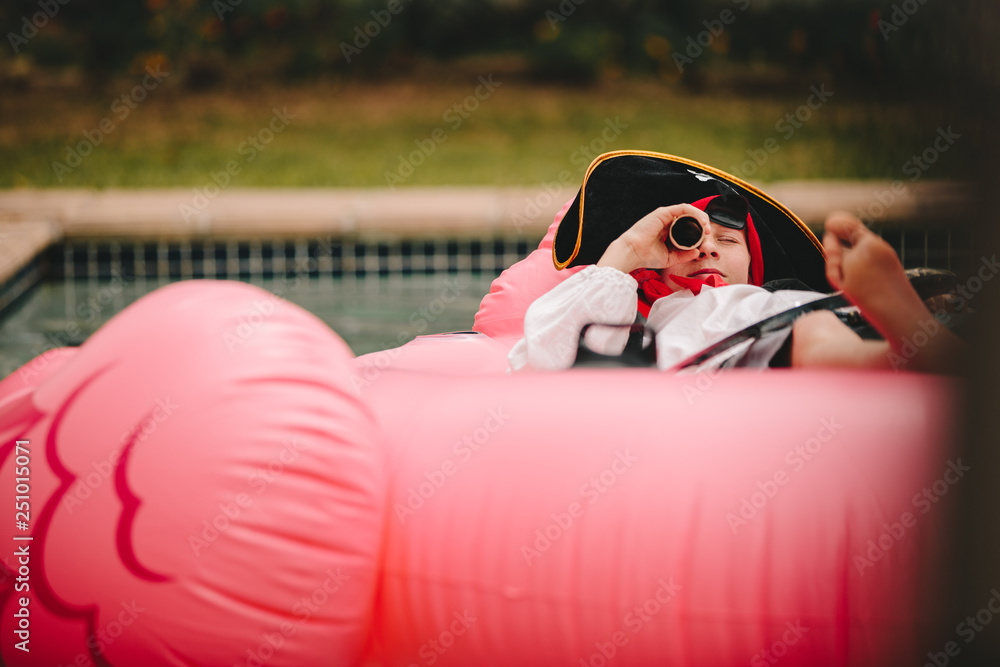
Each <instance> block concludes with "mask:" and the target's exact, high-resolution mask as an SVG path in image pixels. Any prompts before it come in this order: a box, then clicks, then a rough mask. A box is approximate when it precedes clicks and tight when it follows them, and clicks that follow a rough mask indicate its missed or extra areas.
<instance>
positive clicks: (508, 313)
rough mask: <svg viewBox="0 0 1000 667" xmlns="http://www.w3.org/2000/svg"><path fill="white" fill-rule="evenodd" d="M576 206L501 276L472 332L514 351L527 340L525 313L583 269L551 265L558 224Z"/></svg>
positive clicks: (491, 288) (568, 204)
mask: <svg viewBox="0 0 1000 667" xmlns="http://www.w3.org/2000/svg"><path fill="white" fill-rule="evenodd" d="M572 204H573V200H572V199H571V200H569V201H568V202H566V204H565V205H564V206H563V207H562V209H561V210H560V211H559V212H558V213H556V217H555V220H554V221H553V222H552V224H551V225H550V226H549V229H548V232H546V234H545V237H544V238H543V239H542V240H541V242H539V244H538V248H537V249H536V250H534V251H532V252H531V254H529V255H528V256H527V257H525V258H524V259H523V260H521V261H520V262H517V263H516V264H514V265H513V266H511V267H509V268H508V269H507V270H505V271H504V272H503V273H501V274H500V275H499V276H498V277H497V279H496V280H494V281H493V284H492V285H490V291H489V294H487V295H486V296H485V297H483V300H482V302H481V303H480V304H479V312H477V313H476V319H475V324H474V325H473V327H472V328H473V329H474V330H476V331H480V332H482V333H484V334H486V335H488V336H490V337H491V338H493V339H496V340H500V341H503V342H504V344H505V345H506V346H507V348H508V349H509V348H511V347H513V345H514V343H516V342H517V340H518V339H519V338H522V337H523V336H524V313H525V312H526V311H527V310H528V306H530V305H531V304H532V303H533V302H534V301H535V299H537V298H538V297H540V296H542V295H543V294H545V293H546V292H548V291H549V290H550V289H552V288H553V287H555V286H556V285H558V284H559V283H561V282H562V281H563V280H566V279H567V278H569V277H570V276H572V275H573V274H574V273H576V272H577V271H580V270H582V269H583V268H584V267H576V268H573V269H566V270H563V271H560V270H558V269H556V267H555V265H554V264H553V262H552V240H553V239H554V238H555V234H556V228H558V227H559V221H560V220H562V217H563V215H564V214H565V213H566V211H567V210H568V209H569V207H570V206H571V205H572Z"/></svg>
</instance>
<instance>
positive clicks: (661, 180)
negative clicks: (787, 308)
mask: <svg viewBox="0 0 1000 667" xmlns="http://www.w3.org/2000/svg"><path fill="white" fill-rule="evenodd" d="M713 195H726V196H727V197H731V196H733V195H739V196H741V197H743V198H744V199H746V201H747V203H748V204H749V213H750V216H751V219H752V220H753V226H754V228H755V229H756V231H757V235H758V237H759V238H760V247H761V254H762V255H763V259H764V282H770V281H772V280H779V279H786V278H793V279H798V280H800V281H802V282H803V283H805V284H806V285H808V286H809V287H811V288H812V289H815V290H819V291H821V292H829V291H831V288H830V285H829V283H828V282H827V280H826V269H825V265H826V259H825V257H826V255H825V253H824V252H823V246H822V244H821V243H820V242H819V240H818V239H817V238H816V236H815V235H814V234H813V233H812V232H811V231H810V230H809V228H808V227H806V225H805V223H803V222H802V221H801V220H799V218H798V217H797V216H796V215H795V214H794V213H792V212H791V211H789V210H788V209H787V208H785V207H784V206H783V205H781V204H780V203H778V202H777V201H775V200H774V199H771V197H769V196H768V195H766V194H765V193H763V192H761V191H760V190H758V189H757V188H755V187H754V186H752V185H750V184H749V183H747V182H745V181H743V180H741V179H739V178H736V177H735V176H731V175H730V174H727V173H726V172H724V171H720V170H719V169H715V168H714V167H709V166H707V165H704V164H701V163H699V162H695V161H693V160H687V159H685V158H680V157H676V156H673V155H666V154H663V153H653V152H649V151H616V152H613V153H605V154H604V155H601V156H599V157H597V158H596V159H595V160H594V161H593V162H592V163H591V165H590V167H589V168H588V169H587V173H586V175H584V178H583V187H581V188H580V192H579V193H578V194H577V196H576V200H575V201H574V202H573V204H572V205H571V206H570V208H569V210H568V211H566V215H565V216H563V219H562V221H561V222H560V223H559V228H558V229H557V230H556V236H555V242H554V243H553V244H552V259H553V261H554V262H555V265H556V268H558V269H564V268H567V267H571V266H579V265H584V264H596V263H597V261H598V260H599V259H600V258H601V255H603V254H604V251H605V250H606V249H607V247H608V246H609V245H611V242H612V241H614V240H615V239H617V238H618V237H619V236H621V234H622V233H623V232H625V231H626V230H627V229H629V228H630V227H631V226H632V225H633V224H635V222H636V221H637V220H639V219H640V218H642V217H643V216H645V215H646V214H648V213H649V212H650V211H652V210H654V209H656V208H658V207H660V206H670V205H672V204H681V203H691V202H694V201H698V200H700V199H704V198H705V197H710V196H713Z"/></svg>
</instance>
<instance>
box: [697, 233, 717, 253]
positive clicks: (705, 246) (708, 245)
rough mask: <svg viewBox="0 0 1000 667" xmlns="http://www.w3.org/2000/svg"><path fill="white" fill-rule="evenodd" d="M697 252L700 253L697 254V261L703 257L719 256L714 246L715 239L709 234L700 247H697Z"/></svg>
mask: <svg viewBox="0 0 1000 667" xmlns="http://www.w3.org/2000/svg"><path fill="white" fill-rule="evenodd" d="M698 250H700V251H701V252H700V253H699V254H698V259H702V258H703V257H708V256H711V257H718V256H719V248H718V246H716V245H715V239H714V238H713V237H712V235H711V234H709V235H708V236H706V237H705V240H704V241H702V242H701V245H700V246H698Z"/></svg>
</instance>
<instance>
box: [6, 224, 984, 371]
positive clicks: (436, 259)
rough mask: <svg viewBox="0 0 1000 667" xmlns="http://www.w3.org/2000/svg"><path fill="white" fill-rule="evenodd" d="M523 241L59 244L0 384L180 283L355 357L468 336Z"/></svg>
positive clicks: (900, 237) (27, 304)
mask: <svg viewBox="0 0 1000 667" xmlns="http://www.w3.org/2000/svg"><path fill="white" fill-rule="evenodd" d="M880 231H881V233H882V235H883V236H884V237H885V238H886V240H887V241H889V242H890V244H891V245H892V246H893V247H894V248H895V249H896V251H897V252H898V253H899V254H900V256H901V259H902V260H903V263H904V265H905V266H907V267H915V266H931V267H937V268H949V269H956V270H959V272H961V269H960V267H959V266H958V265H960V264H961V263H962V262H963V261H967V260H968V259H969V258H970V257H972V256H973V255H974V253H973V252H972V249H973V248H975V247H976V245H975V243H974V240H973V239H972V238H971V237H970V236H969V235H967V234H958V233H955V232H950V231H940V230H934V231H928V230H920V229H916V230H913V229H911V230H904V229H895V230H880ZM536 243H537V241H534V240H531V241H529V240H527V239H524V238H513V237H512V238H494V239H479V240H475V239H464V240H455V239H451V240H449V239H439V240H420V241H406V240H403V241H399V240H397V241H391V242H390V241H386V242H369V243H361V242H349V241H337V242H329V241H327V242H324V241H318V240H315V239H313V240H286V239H274V240H253V241H235V240H212V239H208V240H202V241H188V242H166V241H124V240H121V241H103V242H96V241H91V242H73V243H62V244H59V245H57V246H54V247H52V248H50V249H49V250H48V251H47V252H46V253H45V254H44V256H43V257H42V258H41V259H40V262H39V263H40V266H39V267H38V269H37V271H38V272H39V273H40V274H41V275H43V276H45V278H44V279H43V280H42V281H41V282H39V283H37V284H36V285H35V286H34V287H33V288H32V289H31V290H30V291H29V292H28V293H27V294H25V295H24V296H22V297H21V298H19V299H18V300H17V301H16V302H15V303H14V304H13V305H11V306H10V307H8V308H7V309H5V310H3V312H2V313H0V378H3V377H6V376H7V375H9V374H10V373H11V372H13V371H15V370H16V369H17V368H18V367H19V366H21V365H22V364H24V363H26V362H28V361H30V360H31V359H32V358H34V357H35V356H37V355H39V354H42V353H43V352H45V351H46V350H49V349H52V348H55V347H62V346H65V345H79V344H80V343H82V342H83V341H84V340H86V338H87V337H88V336H89V335H90V334H92V333H93V332H94V331H96V330H97V328H98V327H100V326H101V325H102V324H104V323H105V322H107V320H108V319H110V318H111V317H112V316H113V315H115V314H116V313H118V312H120V311H121V310H122V309H123V308H125V307H126V306H128V305H129V304H130V303H132V302H134V301H135V300H136V299H138V298H140V297H142V296H143V295H145V294H148V293H149V292H151V291H152V290H154V289H156V288H158V287H160V286H162V285H166V284H168V283H170V282H174V281H177V280H188V279H205V278H207V279H225V280H242V281H244V282H249V283H251V284H255V285H258V286H260V287H262V288H264V289H267V290H269V291H271V292H274V293H275V294H278V295H279V296H281V297H283V298H286V299H288V300H290V301H292V302H294V303H296V304H298V305H300V306H302V307H303V308H305V309H306V310H308V311H310V312H311V313H313V314H315V315H316V316H317V317H319V318H320V319H322V320H323V321H324V322H326V323H327V324H328V325H329V326H330V327H331V328H332V329H333V330H334V331H336V332H337V333H338V334H339V335H340V336H341V337H342V338H343V339H344V340H345V341H346V342H347V344H348V345H350V347H351V349H352V350H353V351H354V353H355V354H357V355H361V354H367V353H369V352H375V351H378V350H382V349H387V348H391V347H397V346H399V345H401V344H403V343H405V342H407V341H409V340H412V339H413V338H414V337H415V336H418V335H421V334H428V333H437V332H444V331H461V330H468V329H469V328H471V326H472V323H473V317H474V315H475V313H476V311H477V310H478V307H479V302H480V301H481V299H482V297H483V295H485V294H486V293H487V292H488V291H489V287H490V283H491V282H492V280H493V279H494V278H495V277H496V276H497V275H499V274H500V272H501V271H502V270H503V269H504V268H506V267H507V266H510V265H511V264H513V263H515V262H517V261H518V260H520V259H521V258H523V257H524V256H526V255H527V254H528V252H529V251H530V250H531V249H533V248H534V247H535V244H536Z"/></svg>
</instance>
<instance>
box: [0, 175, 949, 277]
mask: <svg viewBox="0 0 1000 667" xmlns="http://www.w3.org/2000/svg"><path fill="white" fill-rule="evenodd" d="M764 189H765V191H766V192H767V193H768V194H770V195H771V196H772V197H774V198H775V199H777V200H778V201H780V202H782V203H783V204H785V205H786V206H787V207H788V208H790V209H791V210H792V211H794V212H795V213H796V214H797V215H798V216H799V217H800V218H802V220H803V221H804V222H806V224H808V225H810V226H811V227H813V228H814V229H815V228H816V227H817V226H818V225H821V224H822V221H823V219H824V217H825V216H826V214H827V213H828V212H829V211H831V210H834V209H846V210H848V211H852V212H855V213H860V214H862V215H863V216H864V217H866V218H868V219H872V220H875V221H877V222H881V223H885V224H902V223H903V221H913V220H920V221H921V222H922V223H923V224H926V223H928V222H933V221H939V222H940V223H941V224H947V223H948V222H953V221H954V210H955V208H956V207H957V206H960V204H961V202H962V201H964V191H963V188H961V187H960V186H958V185H956V184H954V183H941V182H918V183H911V184H907V185H906V186H904V185H903V184H902V183H901V182H899V181H896V182H895V183H893V182H888V181H884V182H878V181H864V182H854V181H800V182H781V183H774V184H771V185H769V186H766V187H765V188H764ZM213 195H214V196H213ZM575 195H576V189H575V188H569V187H565V188H563V189H562V190H560V191H556V192H547V191H546V190H543V189H539V188H488V187H442V188H406V189H399V190H396V191H395V192H390V191H387V190H382V189H355V190H319V189H304V190H277V189H276V190H237V189H229V190H223V191H222V192H212V191H209V192H204V191H201V192H196V191H195V190H194V189H191V188H187V189H167V190H100V191H94V190H7V191H2V192H0V284H2V283H3V282H4V281H5V280H7V279H8V278H10V276H12V275H14V274H15V273H16V272H17V271H18V270H19V269H20V268H21V267H23V266H24V265H25V264H27V263H28V262H30V261H31V259H32V258H34V257H35V256H37V255H38V253H40V252H41V251H42V250H44V249H45V248H46V247H48V246H49V245H50V244H52V243H54V242H56V241H58V240H60V239H66V240H72V239H106V240H111V239H116V238H129V239H160V240H181V239H190V238H227V239H232V238H240V239H245V238H268V239H277V238H296V237H304V236H306V237H308V236H320V235H324V236H325V235H333V236H338V237H345V238H352V239H355V240H360V241H375V240H387V239H393V238H427V237H438V238H440V237H447V238H469V237H474V238H492V237H497V236H500V237H511V236H515V237H516V236H523V237H526V238H531V239H537V238H540V237H541V235H542V234H543V233H544V231H545V229H546V228H547V227H548V226H549V224H550V223H551V222H552V219H553V216H554V215H555V213H556V212H557V211H558V210H559V208H560V207H561V206H562V205H563V203H565V201H566V200H568V199H571V198H573V197H574V196H575Z"/></svg>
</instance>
